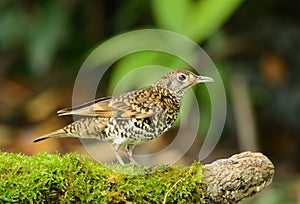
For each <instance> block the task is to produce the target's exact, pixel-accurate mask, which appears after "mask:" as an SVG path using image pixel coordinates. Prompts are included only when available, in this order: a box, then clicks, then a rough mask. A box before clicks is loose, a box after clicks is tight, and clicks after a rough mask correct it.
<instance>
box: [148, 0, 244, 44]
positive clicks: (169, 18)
mask: <svg viewBox="0 0 300 204" xmlns="http://www.w3.org/2000/svg"><path fill="white" fill-rule="evenodd" d="M152 2H153V4H152V7H153V13H154V14H155V15H154V17H155V20H156V22H157V24H158V26H159V27H160V28H162V29H167V30H172V31H174V32H178V33H180V34H183V35H185V36H187V37H189V38H190V39H192V40H194V41H196V42H198V43H199V42H202V41H203V40H204V39H205V38H207V37H208V36H209V35H210V34H211V33H212V32H213V31H215V30H216V29H217V28H219V27H220V26H221V25H222V24H223V23H224V22H225V21H226V20H227V19H228V17H229V16H230V15H231V14H232V13H233V12H234V11H235V10H236V9H237V8H238V6H239V5H240V4H241V3H242V2H243V0H230V1H228V0H218V1H210V0H198V1H190V0H176V1H171V0H165V1H159V0H154V1H152Z"/></svg>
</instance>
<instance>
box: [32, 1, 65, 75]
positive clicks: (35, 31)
mask: <svg viewBox="0 0 300 204" xmlns="http://www.w3.org/2000/svg"><path fill="white" fill-rule="evenodd" d="M65 19H66V18H65V16H64V11H63V9H62V8H61V7H60V5H59V3H58V2H51V3H50V4H48V5H46V6H45V7H43V10H42V11H41V12H40V13H39V16H38V18H37V22H36V23H35V24H33V25H32V28H31V30H30V34H29V36H30V37H29V40H28V41H27V53H28V55H29V56H28V58H29V63H30V67H31V70H32V72H33V73H34V74H37V75H39V74H42V73H45V72H46V71H47V70H48V69H49V68H50V67H49V66H50V63H51V61H52V59H53V57H54V54H55V52H56V50H57V49H58V48H59V47H60V45H61V43H63V40H64V37H65V36H66V32H67V26H66V22H65Z"/></svg>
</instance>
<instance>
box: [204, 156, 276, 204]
mask: <svg viewBox="0 0 300 204" xmlns="http://www.w3.org/2000/svg"><path fill="white" fill-rule="evenodd" d="M204 168H205V172H204V177H203V182H204V183H205V187H204V190H205V191H206V192H207V197H206V201H207V203H237V202H239V201H241V200H243V199H245V198H248V197H250V196H252V195H254V194H256V193H258V192H260V191H261V190H262V189H264V188H265V187H266V186H268V185H269V184H270V183H271V182H272V179H273V175H274V165H273V164H272V162H271V161H270V160H269V159H268V158H267V157H266V156H264V155H263V154H262V153H253V152H243V153H240V154H236V155H233V156H232V157H230V158H228V159H220V160H216V161H214V162H212V163H211V164H207V165H204Z"/></svg>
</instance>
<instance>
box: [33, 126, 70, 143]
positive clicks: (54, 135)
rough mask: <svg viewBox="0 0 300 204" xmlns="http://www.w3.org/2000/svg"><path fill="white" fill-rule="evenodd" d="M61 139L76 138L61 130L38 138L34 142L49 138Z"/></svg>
mask: <svg viewBox="0 0 300 204" xmlns="http://www.w3.org/2000/svg"><path fill="white" fill-rule="evenodd" d="M60 137H74V136H73V135H69V134H68V133H67V132H66V131H65V130H64V129H59V130H56V131H54V132H50V133H49V134H46V135H43V136H41V137H38V138H36V139H35V140H33V142H34V143H36V142H40V141H42V140H46V139H49V138H60Z"/></svg>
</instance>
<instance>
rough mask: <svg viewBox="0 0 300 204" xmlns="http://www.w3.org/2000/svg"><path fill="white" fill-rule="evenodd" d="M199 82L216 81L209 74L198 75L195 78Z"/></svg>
mask: <svg viewBox="0 0 300 204" xmlns="http://www.w3.org/2000/svg"><path fill="white" fill-rule="evenodd" d="M195 81H196V82H197V83H206V82H214V81H215V80H213V78H210V77H207V76H198V77H197V79H196V80H195Z"/></svg>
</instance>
